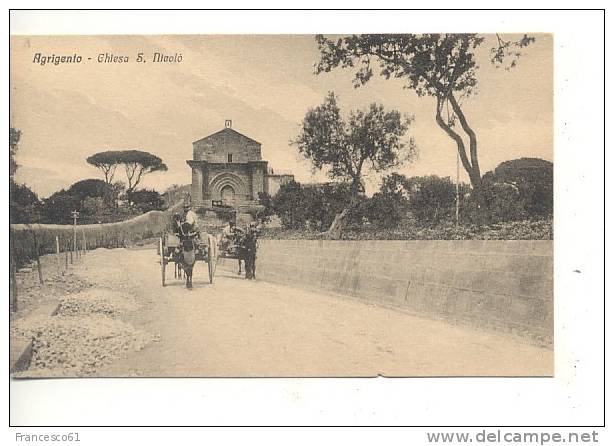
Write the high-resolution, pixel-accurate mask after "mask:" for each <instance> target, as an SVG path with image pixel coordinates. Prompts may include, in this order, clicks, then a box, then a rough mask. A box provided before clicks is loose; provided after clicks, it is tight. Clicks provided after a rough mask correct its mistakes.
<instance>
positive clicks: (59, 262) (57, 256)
mask: <svg viewBox="0 0 614 446" xmlns="http://www.w3.org/2000/svg"><path fill="white" fill-rule="evenodd" d="M55 263H56V264H57V265H58V274H60V272H61V271H62V258H61V257H60V239H59V237H58V236H57V235H56V236H55Z"/></svg>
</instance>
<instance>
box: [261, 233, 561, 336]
mask: <svg viewBox="0 0 614 446" xmlns="http://www.w3.org/2000/svg"><path fill="white" fill-rule="evenodd" d="M259 243H260V249H259V252H258V261H257V277H258V279H259V280H266V281H271V282H278V283H284V284H290V285H293V286H301V287H305V288H309V289H313V290H318V291H327V292H331V293H339V294H344V295H349V296H353V297H356V298H360V299H364V300H365V301H367V302H370V303H377V304H382V305H386V306H391V307H398V308H401V309H405V310H409V311H412V312H415V313H420V314H424V315H428V316H431V317H437V318H443V319H449V320H454V321H460V322H463V323H469V324H471V325H477V326H483V327H491V328H495V329H497V330H503V331H511V332H514V333H516V334H520V335H523V336H529V337H532V338H538V339H540V340H541V341H542V342H544V343H546V344H550V343H551V342H552V332H553V281H552V274H553V263H552V261H553V253H552V241H550V240H526V241H525V240H509V241H503V240H453V241H448V240H437V241H413V240H412V241H381V240H368V241H329V240H260V242H259Z"/></svg>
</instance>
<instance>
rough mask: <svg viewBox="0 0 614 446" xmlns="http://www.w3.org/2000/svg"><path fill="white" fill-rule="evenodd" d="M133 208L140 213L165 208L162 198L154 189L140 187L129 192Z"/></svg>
mask: <svg viewBox="0 0 614 446" xmlns="http://www.w3.org/2000/svg"><path fill="white" fill-rule="evenodd" d="M130 199H131V201H132V204H133V206H134V208H135V209H136V210H137V211H138V212H141V213H145V212H149V211H161V210H163V209H164V208H165V203H164V198H163V197H162V195H160V194H159V193H158V192H156V191H155V190H151V189H140V190H136V191H133V192H132V193H131V194H130Z"/></svg>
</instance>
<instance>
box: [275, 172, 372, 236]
mask: <svg viewBox="0 0 614 446" xmlns="http://www.w3.org/2000/svg"><path fill="white" fill-rule="evenodd" d="M349 202H350V188H349V185H347V184H345V183H322V184H315V185H309V186H303V185H301V184H300V183H297V182H295V181H292V182H290V183H287V184H284V185H282V186H281V188H280V189H279V191H278V192H277V194H276V195H275V197H273V199H272V201H271V209H272V210H273V211H274V212H275V214H277V215H278V216H279V218H280V219H281V222H282V225H283V227H284V228H287V229H302V228H305V227H307V226H308V227H310V228H313V229H314V230H318V231H325V230H327V229H328V228H329V227H330V225H331V224H332V222H333V220H334V219H335V216H336V215H337V214H338V213H339V212H341V211H342V210H343V209H345V208H346V206H348V203H349ZM358 213H359V209H358V208H357V209H355V210H354V213H353V215H352V216H351V217H350V222H351V223H356V222H357V221H360V217H359V215H358Z"/></svg>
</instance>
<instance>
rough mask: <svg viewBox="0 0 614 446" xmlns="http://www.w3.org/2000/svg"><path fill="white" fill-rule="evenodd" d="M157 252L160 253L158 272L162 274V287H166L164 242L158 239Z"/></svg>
mask: <svg viewBox="0 0 614 446" xmlns="http://www.w3.org/2000/svg"><path fill="white" fill-rule="evenodd" d="M158 250H159V251H160V272H161V273H162V286H166V280H165V279H166V271H165V270H166V260H165V258H164V240H163V238H162V237H160V242H159V243H158Z"/></svg>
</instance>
